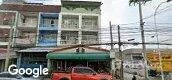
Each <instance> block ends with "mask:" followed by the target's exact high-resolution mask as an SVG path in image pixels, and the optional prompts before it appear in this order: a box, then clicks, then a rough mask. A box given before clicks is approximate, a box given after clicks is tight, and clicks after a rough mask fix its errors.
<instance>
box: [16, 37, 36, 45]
mask: <svg viewBox="0 0 172 80" xmlns="http://www.w3.org/2000/svg"><path fill="white" fill-rule="evenodd" d="M15 43H16V44H18V45H29V44H34V43H35V40H33V39H28V38H24V39H19V38H18V39H16V42H15Z"/></svg>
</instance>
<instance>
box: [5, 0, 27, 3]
mask: <svg viewBox="0 0 172 80" xmlns="http://www.w3.org/2000/svg"><path fill="white" fill-rule="evenodd" d="M24 1H25V0H3V3H23V2H24Z"/></svg>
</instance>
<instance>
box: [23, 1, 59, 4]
mask: <svg viewBox="0 0 172 80" xmlns="http://www.w3.org/2000/svg"><path fill="white" fill-rule="evenodd" d="M25 3H33V4H37V3H39V4H43V5H61V0H25Z"/></svg>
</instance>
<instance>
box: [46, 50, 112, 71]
mask: <svg viewBox="0 0 172 80" xmlns="http://www.w3.org/2000/svg"><path fill="white" fill-rule="evenodd" d="M46 58H47V59H48V61H49V65H48V67H49V69H50V71H52V72H54V71H65V70H66V69H68V68H69V67H75V66H83V67H90V68H92V69H94V70H95V71H97V72H109V71H110V55H109V53H108V52H83V53H82V52H79V53H78V52H68V53H58V52H57V53H49V54H47V56H46Z"/></svg>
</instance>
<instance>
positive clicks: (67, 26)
mask: <svg viewBox="0 0 172 80" xmlns="http://www.w3.org/2000/svg"><path fill="white" fill-rule="evenodd" d="M62 28H63V29H78V28H79V25H78V24H76V25H69V24H62Z"/></svg>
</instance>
